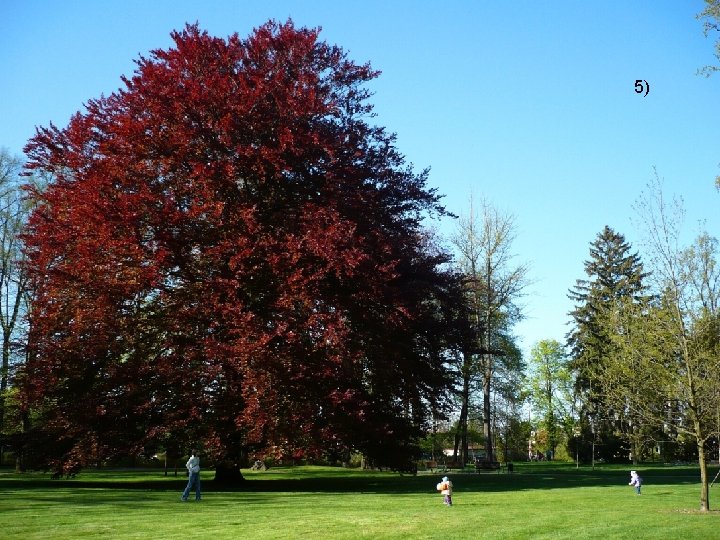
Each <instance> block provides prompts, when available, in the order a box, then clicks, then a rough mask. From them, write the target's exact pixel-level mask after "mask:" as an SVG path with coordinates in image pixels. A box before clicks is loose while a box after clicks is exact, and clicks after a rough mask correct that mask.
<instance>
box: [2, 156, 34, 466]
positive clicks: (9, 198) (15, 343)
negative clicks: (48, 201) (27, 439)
mask: <svg viewBox="0 0 720 540" xmlns="http://www.w3.org/2000/svg"><path fill="white" fill-rule="evenodd" d="M21 171H22V161H21V160H20V159H19V158H17V157H13V156H11V155H10V154H9V153H8V152H7V151H6V150H4V149H2V150H0V332H1V333H0V336H1V338H2V341H1V342H0V343H1V348H2V353H1V358H2V361H1V363H0V463H2V459H3V451H4V447H5V437H4V434H5V431H6V422H5V421H6V418H7V414H6V405H7V397H8V392H9V383H10V376H11V366H12V364H13V359H15V360H16V361H19V359H22V358H23V355H24V342H25V339H24V336H25V334H24V330H25V326H24V325H23V324H22V323H23V321H24V315H25V314H26V312H27V309H25V308H24V307H23V306H24V303H25V300H26V298H27V297H26V292H27V289H26V282H27V279H26V272H25V270H24V267H23V253H22V249H21V245H22V243H21V240H20V233H21V231H22V228H23V227H24V226H25V222H26V220H27V216H28V214H29V209H30V205H29V203H28V202H27V201H26V200H25V197H24V194H23V191H22V189H21V184H22V183H24V182H25V181H24V180H21V177H20V173H21Z"/></svg>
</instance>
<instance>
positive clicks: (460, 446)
mask: <svg viewBox="0 0 720 540" xmlns="http://www.w3.org/2000/svg"><path fill="white" fill-rule="evenodd" d="M470 362H471V356H470V354H469V353H463V365H462V376H463V387H462V394H461V396H460V401H461V403H462V404H461V407H460V418H459V419H458V429H457V431H456V432H455V447H454V449H453V460H454V461H456V462H458V463H462V464H463V465H465V463H467V458H468V436H467V432H468V411H469V408H470Z"/></svg>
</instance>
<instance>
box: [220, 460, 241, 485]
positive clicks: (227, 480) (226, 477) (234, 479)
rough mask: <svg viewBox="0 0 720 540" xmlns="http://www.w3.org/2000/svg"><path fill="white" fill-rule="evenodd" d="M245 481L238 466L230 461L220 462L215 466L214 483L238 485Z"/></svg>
mask: <svg viewBox="0 0 720 540" xmlns="http://www.w3.org/2000/svg"><path fill="white" fill-rule="evenodd" d="M244 480H245V477H244V476H243V475H242V473H241V472H240V464H239V463H236V462H234V461H231V460H226V461H221V462H220V463H218V464H217V465H215V482H217V483H218V484H225V485H232V484H239V483H241V482H243V481H244Z"/></svg>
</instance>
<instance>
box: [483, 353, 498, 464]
mask: <svg viewBox="0 0 720 540" xmlns="http://www.w3.org/2000/svg"><path fill="white" fill-rule="evenodd" d="M491 362H492V356H491V355H489V354H488V355H487V366H486V367H485V374H484V376H483V435H484V436H485V460H486V461H496V459H495V451H494V450H493V440H492V439H493V437H492V424H491V422H490V420H491V417H490V415H491V413H492V411H491V410H490V379H491V377H492V366H491Z"/></svg>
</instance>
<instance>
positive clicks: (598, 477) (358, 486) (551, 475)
mask: <svg viewBox="0 0 720 540" xmlns="http://www.w3.org/2000/svg"><path fill="white" fill-rule="evenodd" d="M636 469H637V470H638V472H639V473H640V475H641V476H642V477H643V480H644V483H645V484H646V485H666V486H673V485H688V484H699V482H700V473H699V470H698V469H697V468H692V467H672V468H671V467H662V466H652V465H651V466H647V467H645V466H640V465H638V466H637V467H636ZM629 471H630V468H629V467H628V468H627V470H626V469H624V468H623V469H620V468H617V467H613V468H610V469H600V468H598V469H596V470H585V469H578V470H576V469H570V468H562V467H558V468H549V467H546V468H531V467H528V468H527V469H526V470H523V468H522V467H521V468H520V470H519V471H518V472H515V473H512V474H508V473H501V474H496V473H480V474H477V473H466V472H462V473H461V472H457V473H455V474H453V473H452V472H449V473H435V474H427V473H421V474H418V475H417V476H407V475H399V474H392V473H377V472H367V474H364V473H362V472H358V471H352V472H350V471H345V470H343V469H338V471H337V472H335V471H330V470H327V469H322V470H318V471H313V469H312V468H298V469H297V470H296V471H293V470H289V471H285V472H284V474H283V475H281V476H279V477H277V478H275V477H272V476H271V475H268V476H266V477H262V476H260V475H258V474H252V475H248V476H247V477H246V479H245V480H244V481H243V482H240V483H238V484H234V485H227V484H220V483H217V482H215V481H214V480H212V479H209V478H204V477H203V478H202V486H203V492H205V493H213V492H214V493H223V492H227V493H233V492H253V493H257V492H264V493H268V492H277V493H280V492H282V493H369V494H383V493H386V494H412V493H427V492H428V491H433V490H434V489H435V485H436V483H437V482H439V481H440V478H441V477H442V476H445V475H447V476H449V477H450V478H451V480H453V482H454V484H455V491H457V492H463V491H469V492H470V491H484V492H504V491H519V490H547V489H563V488H578V487H609V486H618V485H624V484H627V482H628V480H629ZM294 473H296V475H294ZM155 474H158V473H136V474H134V475H132V476H131V478H132V479H123V478H122V477H118V476H114V475H113V474H112V472H111V471H110V472H108V474H107V477H103V472H92V473H88V475H87V476H88V478H84V477H83V474H80V475H79V476H78V477H77V478H72V479H58V480H52V479H50V478H49V476H46V477H42V476H40V477H38V476H37V475H32V476H29V477H28V476H25V477H24V476H23V475H3V476H0V490H3V491H6V490H11V489H13V490H26V489H28V490H31V489H53V488H57V489H107V490H145V491H159V492H171V491H174V492H180V491H182V489H183V488H184V487H185V484H186V482H187V480H186V479H185V478H183V477H178V478H177V479H176V478H163V479H158V478H157V477H156V476H152V475H155ZM207 474H208V476H209V475H210V474H212V473H211V472H208V473H207ZM260 474H263V473H260ZM708 474H709V475H710V479H711V480H712V479H713V478H714V476H715V475H716V474H717V469H716V468H712V469H710V470H709V471H708ZM129 498H130V499H132V497H129Z"/></svg>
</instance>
